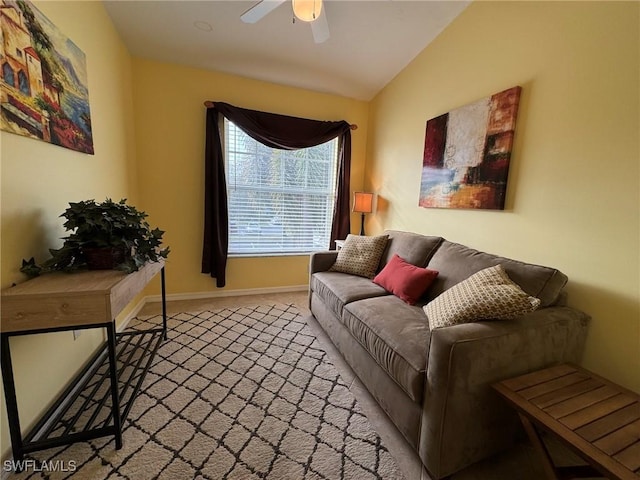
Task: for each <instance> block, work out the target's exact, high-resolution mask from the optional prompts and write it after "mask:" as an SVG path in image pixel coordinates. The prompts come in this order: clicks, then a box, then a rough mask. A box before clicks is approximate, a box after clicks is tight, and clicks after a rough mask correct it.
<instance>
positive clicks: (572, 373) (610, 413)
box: [494, 364, 640, 480]
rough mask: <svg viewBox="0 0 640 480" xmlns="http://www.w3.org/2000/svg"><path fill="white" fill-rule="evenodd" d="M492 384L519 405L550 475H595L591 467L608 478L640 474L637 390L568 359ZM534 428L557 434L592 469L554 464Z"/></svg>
mask: <svg viewBox="0 0 640 480" xmlns="http://www.w3.org/2000/svg"><path fill="white" fill-rule="evenodd" d="M494 388H495V389H496V390H497V391H498V393H500V395H502V396H503V397H504V398H505V399H506V400H507V401H508V402H509V403H510V404H511V405H513V406H514V407H515V408H516V409H517V411H518V414H519V415H520V420H521V421H522V424H523V426H524V428H525V431H526V432H527V435H528V436H529V438H530V439H531V441H532V443H533V445H534V447H535V448H536V450H537V451H538V452H539V453H540V454H541V458H542V461H543V468H544V471H545V474H546V476H547V478H548V479H550V480H551V479H558V478H577V477H584V476H594V469H595V470H597V472H599V473H600V474H602V475H604V476H606V477H607V478H610V479H617V480H638V478H640V396H639V395H638V394H636V393H634V392H632V391H630V390H627V389H625V388H623V387H621V386H619V385H616V384H615V383H613V382H610V381H608V380H606V379H604V378H602V377H599V376H598V375H596V374H594V373H592V372H590V371H588V370H585V369H583V368H580V367H577V366H575V365H569V364H562V365H557V366H554V367H551V368H547V369H544V370H539V371H537V372H533V373H529V374H526V375H522V376H520V377H516V378H511V379H509V380H504V381H502V382H499V383H497V384H495V385H494ZM536 427H537V428H536ZM538 428H540V429H543V430H545V431H547V432H550V433H551V434H553V435H555V436H557V438H559V439H560V440H561V441H562V442H563V443H564V444H566V445H567V446H569V447H570V448H571V449H572V450H573V451H575V452H576V453H577V454H578V455H580V456H581V457H582V458H584V460H586V461H587V462H588V463H589V464H590V465H591V466H592V467H593V468H584V467H577V468H576V467H563V468H558V467H555V466H554V465H553V462H552V461H551V457H550V455H549V452H548V451H547V449H546V447H545V444H544V442H543V441H542V438H541V436H540V433H539V431H538ZM597 472H596V473H597ZM595 476H597V475H595Z"/></svg>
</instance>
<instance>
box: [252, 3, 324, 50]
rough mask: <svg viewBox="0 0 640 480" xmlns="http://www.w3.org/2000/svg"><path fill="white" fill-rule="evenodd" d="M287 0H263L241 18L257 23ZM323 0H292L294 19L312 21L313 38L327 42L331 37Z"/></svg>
mask: <svg viewBox="0 0 640 480" xmlns="http://www.w3.org/2000/svg"><path fill="white" fill-rule="evenodd" d="M286 1H287V0H262V1H260V2H259V3H257V4H255V5H254V6H253V7H251V8H250V9H249V10H247V11H246V12H244V13H243V14H242V15H241V16H240V19H241V20H242V21H243V22H244V23H256V22H257V21H258V20H261V19H262V18H264V17H266V16H267V15H268V14H269V13H271V12H272V11H273V10H275V9H276V8H278V7H279V6H280V5H282V4H283V3H285V2H286ZM322 3H323V2H322V0H291V6H292V8H293V14H294V19H293V20H294V21H295V20H296V18H297V19H299V20H302V21H303V22H309V23H311V32H312V33H313V40H314V41H315V42H316V43H323V42H326V41H327V39H328V38H329V25H328V23H327V16H326V14H325V9H324V8H323V5H322Z"/></svg>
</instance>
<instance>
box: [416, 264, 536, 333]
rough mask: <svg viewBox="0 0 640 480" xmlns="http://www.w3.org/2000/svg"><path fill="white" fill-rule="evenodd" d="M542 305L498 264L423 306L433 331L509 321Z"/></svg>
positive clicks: (472, 276)
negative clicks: (495, 321) (488, 321)
mask: <svg viewBox="0 0 640 480" xmlns="http://www.w3.org/2000/svg"><path fill="white" fill-rule="evenodd" d="M539 305H540V300H539V299H537V298H535V297H532V296H530V295H528V294H527V293H526V292H524V291H523V290H522V289H521V288H520V287H519V286H518V285H517V284H516V283H514V282H513V281H512V280H511V279H510V278H509V276H508V275H507V273H506V272H505V271H504V269H503V268H502V265H496V266H494V267H489V268H485V269H484V270H480V271H479V272H477V273H474V274H473V275H471V276H470V277H469V278H467V279H466V280H463V281H462V282H460V283H458V284H457V285H454V286H453V287H451V288H450V289H448V290H445V291H444V292H442V294H440V295H439V296H438V297H436V298H435V299H434V300H433V301H431V302H429V303H428V304H426V305H425V306H424V307H423V309H424V312H425V313H426V314H427V318H428V319H429V328H430V329H431V330H433V329H434V328H440V327H447V326H450V325H457V324H458V323H468V322H475V321H478V320H489V319H496V320H509V319H512V318H515V317H517V316H518V315H523V314H525V313H528V312H532V311H533V310H535V309H536V308H538V306H539Z"/></svg>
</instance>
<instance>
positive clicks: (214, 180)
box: [202, 102, 351, 287]
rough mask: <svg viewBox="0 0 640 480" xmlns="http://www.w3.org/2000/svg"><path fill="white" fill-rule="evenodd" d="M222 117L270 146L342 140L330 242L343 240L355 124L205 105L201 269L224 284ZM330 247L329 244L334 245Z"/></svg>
mask: <svg viewBox="0 0 640 480" xmlns="http://www.w3.org/2000/svg"><path fill="white" fill-rule="evenodd" d="M219 115H222V116H224V117H226V118H227V119H228V120H230V121H231V122H233V123H234V124H235V125H237V126H238V128H240V129H241V130H242V131H243V132H245V133H246V134H247V135H249V136H250V137H252V138H253V139H255V140H257V141H258V142H261V143H263V144H265V145H267V146H268V147H271V148H280V149H283V150H296V149H299V148H308V147H314V146H316V145H320V144H322V143H325V142H328V141H329V140H332V139H334V138H336V137H337V138H338V142H339V151H338V155H339V156H338V186H337V195H336V205H335V209H334V214H333V222H332V230H331V243H330V245H332V244H333V241H334V240H336V239H344V238H346V236H347V234H349V232H350V231H351V222H350V211H349V192H350V185H349V181H350V176H351V126H350V125H349V123H347V122H346V121H344V120H341V121H337V122H327V121H319V120H310V119H306V118H297V117H290V116H287V115H279V114H275V113H268V112H260V111H256V110H247V109H245V108H239V107H235V106H233V105H229V104H228V103H222V102H215V103H214V104H213V107H210V108H207V123H206V146H205V207H204V213H205V220H204V242H203V251H202V273H209V274H211V276H212V277H213V278H215V279H216V280H217V281H216V285H217V286H218V287H224V285H225V268H226V264H227V253H228V247H229V228H228V227H229V219H228V212H227V187H226V182H225V175H224V158H223V156H222V146H221V142H220V131H219V128H218V124H219V123H218V119H219ZM330 245H327V248H329V247H330Z"/></svg>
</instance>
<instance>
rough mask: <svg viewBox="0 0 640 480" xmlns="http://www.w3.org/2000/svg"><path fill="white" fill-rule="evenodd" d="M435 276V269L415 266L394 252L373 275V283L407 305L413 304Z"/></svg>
mask: <svg viewBox="0 0 640 480" xmlns="http://www.w3.org/2000/svg"><path fill="white" fill-rule="evenodd" d="M437 276H438V272H437V271H435V270H429V269H428V268H423V267H416V266H415V265H412V264H410V263H409V262H406V261H405V260H404V259H403V258H401V257H399V256H398V254H396V253H394V254H393V258H392V259H391V260H390V261H389V263H387V264H386V265H385V267H384V268H383V269H382V271H381V272H380V273H379V274H378V275H376V276H375V278H374V279H373V283H377V284H378V285H380V286H381V287H383V288H384V289H385V290H387V291H388V292H391V293H393V294H394V295H395V296H396V297H398V298H401V299H402V300H404V301H405V302H407V303H408V304H409V305H415V304H416V302H417V301H418V299H419V298H420V297H421V296H422V295H423V294H424V292H426V291H427V288H429V286H430V285H431V284H432V283H433V281H434V280H435V278H436V277H437Z"/></svg>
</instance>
